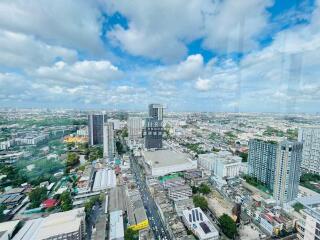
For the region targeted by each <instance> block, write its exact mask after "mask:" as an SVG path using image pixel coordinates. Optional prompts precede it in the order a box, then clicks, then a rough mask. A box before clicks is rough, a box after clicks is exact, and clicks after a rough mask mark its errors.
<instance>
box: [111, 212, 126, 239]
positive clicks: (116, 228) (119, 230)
mask: <svg viewBox="0 0 320 240" xmlns="http://www.w3.org/2000/svg"><path fill="white" fill-rule="evenodd" d="M120 238H122V239H123V238H124V229H123V217H122V211H121V210H119V211H113V212H110V231H109V239H110V240H112V239H120Z"/></svg>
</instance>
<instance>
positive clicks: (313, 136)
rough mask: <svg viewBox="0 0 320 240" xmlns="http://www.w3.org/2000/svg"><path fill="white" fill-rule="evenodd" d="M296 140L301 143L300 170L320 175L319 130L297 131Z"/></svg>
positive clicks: (306, 129) (307, 128)
mask: <svg viewBox="0 0 320 240" xmlns="http://www.w3.org/2000/svg"><path fill="white" fill-rule="evenodd" d="M298 140H299V141H300V142H303V151H302V169H303V170H304V171H307V172H311V173H317V174H320V128H319V127H305V128H301V129H299V134H298Z"/></svg>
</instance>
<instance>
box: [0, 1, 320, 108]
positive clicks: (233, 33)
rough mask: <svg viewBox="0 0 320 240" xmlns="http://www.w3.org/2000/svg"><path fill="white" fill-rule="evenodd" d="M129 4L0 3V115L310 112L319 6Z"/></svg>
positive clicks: (315, 89)
mask: <svg viewBox="0 0 320 240" xmlns="http://www.w3.org/2000/svg"><path fill="white" fill-rule="evenodd" d="M135 3H136V4H134V3H133V4H129V3H127V2H123V3H119V2H117V1H90V3H89V2H86V1H80V2H79V1H70V2H69V3H68V4H65V3H64V2H63V1H54V2H45V1H43V2H38V1H31V2H28V3H27V2H22V1H14V2H13V1H2V2H1V3H0V12H1V13H2V14H1V18H0V20H1V21H0V43H1V44H0V56H1V57H0V105H1V106H3V107H20V108H24V107H28V108H29V107H36V108H37V107H48V108H83V109H96V108H101V109H125V110H143V107H142V106H145V105H147V104H149V103H151V102H161V103H163V104H166V105H169V106H170V109H168V111H210V112H224V111H227V112H238V111H240V112H281V113H299V112H308V113H316V112H317V111H318V110H317V106H318V105H319V101H320V100H319V99H320V96H319V92H320V91H319V89H320V83H319V81H318V80H317V76H318V75H319V67H318V66H319V61H318V60H317V59H318V57H317V56H318V52H319V44H318V42H319V29H318V28H317V26H318V23H319V22H320V7H319V1H318V0H304V1H252V0H247V1H243V2H242V3H241V4H239V3H237V2H235V1H230V0H226V1H221V2H218V1H217V2H212V1H207V0H204V1H191V2H190V3H189V4H185V3H184V2H183V1H161V3H157V4H150V3H148V2H144V1H137V2H135ZM49 9H50V11H49ZM172 9H176V11H173V10H172ZM177 9H179V10H177ZM248 12H249V14H248ZM7 13H12V14H7ZM79 13H81V17H80V18H79V15H78V14H79ZM177 15H179V18H177V17H176V16H177ZM229 16H232V18H230V17H229ZM48 26H50V27H48ZM48 29H50V31H48ZM79 106H81V107H79Z"/></svg>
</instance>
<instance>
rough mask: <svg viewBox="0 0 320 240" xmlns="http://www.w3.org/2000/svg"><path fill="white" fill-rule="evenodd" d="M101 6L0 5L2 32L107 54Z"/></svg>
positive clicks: (77, 1)
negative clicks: (104, 48)
mask: <svg viewBox="0 0 320 240" xmlns="http://www.w3.org/2000/svg"><path fill="white" fill-rule="evenodd" d="M99 16H100V11H99V9H98V6H97V5H96V4H94V2H91V1H85V0H70V1H64V0H56V1H46V0H31V1H23V0H18V1H11V0H3V1H0V29H3V30H7V31H11V32H17V33H22V34H25V35H31V36H34V37H35V38H38V39H40V40H41V41H44V42H48V43H51V44H53V45H60V46H64V47H68V48H77V49H79V50H82V51H86V52H89V53H94V54H99V53H100V51H102V50H103V47H102V42H101V40H100V38H99V36H100V22H99Z"/></svg>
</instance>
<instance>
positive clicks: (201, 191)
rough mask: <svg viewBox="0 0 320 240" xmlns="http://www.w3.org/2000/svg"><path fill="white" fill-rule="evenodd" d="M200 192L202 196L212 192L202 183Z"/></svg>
mask: <svg viewBox="0 0 320 240" xmlns="http://www.w3.org/2000/svg"><path fill="white" fill-rule="evenodd" d="M199 192H200V193H202V194H209V193H210V192H211V189H210V187H209V186H208V185H207V184H205V183H201V185H200V187H199Z"/></svg>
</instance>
